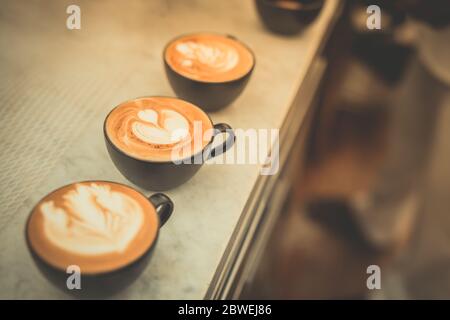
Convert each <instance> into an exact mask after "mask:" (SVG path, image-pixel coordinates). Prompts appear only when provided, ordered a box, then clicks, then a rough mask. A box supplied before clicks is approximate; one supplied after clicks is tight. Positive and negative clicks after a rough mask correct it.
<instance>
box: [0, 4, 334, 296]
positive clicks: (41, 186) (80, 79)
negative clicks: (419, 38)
mask: <svg viewBox="0 0 450 320" xmlns="http://www.w3.org/2000/svg"><path fill="white" fill-rule="evenodd" d="M77 3H78V5H79V6H80V8H81V14H82V24H81V30H67V28H66V24H65V23H66V18H67V14H66V8H67V6H68V5H70V4H71V2H70V1H65V0H64V1H48V2H46V4H45V5H43V4H39V3H38V2H29V1H24V0H20V1H17V0H14V1H12V0H9V1H4V2H2V10H1V12H0V46H1V48H2V50H1V51H0V69H1V70H2V73H1V75H0V79H1V81H0V108H1V115H2V116H1V117H0V146H1V153H0V178H1V179H0V203H1V204H2V205H1V208H0V275H1V276H0V288H1V290H0V298H13V299H14V298H25V299H27V298H41V299H65V298H69V297H70V296H68V295H66V294H65V293H64V292H62V291H60V290H59V289H57V288H55V287H53V286H52V285H51V284H50V283H49V282H48V281H47V280H46V279H45V278H44V277H43V276H41V274H40V273H39V271H38V270H37V268H36V266H35V265H34V263H33V261H32V259H31V257H30V255H29V253H28V250H27V248H26V243H25V238H24V227H25V222H26V219H27V217H28V214H29V212H30V210H31V208H32V207H33V206H34V204H35V203H36V202H37V201H39V199H41V198H42V197H43V196H44V195H46V194H47V193H48V192H50V191H51V190H53V189H55V188H58V187H60V186H62V185H65V184H67V183H70V182H74V181H80V180H89V179H99V180H112V181H118V182H122V183H125V184H129V185H131V183H129V182H128V181H127V180H126V179H125V178H124V177H123V176H122V175H121V174H120V173H119V172H118V171H117V169H116V168H115V167H114V165H113V163H112V162H111V160H110V159H109V156H108V154H107V151H106V147H105V144H104V141H103V133H102V125H103V119H104V117H105V116H106V114H107V113H108V112H109V111H110V110H111V109H112V108H113V107H114V106H115V105H117V104H118V103H120V102H122V101H124V100H128V99H130V98H134V97H139V96H147V95H169V96H170V95H173V92H172V90H171V88H170V86H169V84H168V81H167V79H166V76H165V73H164V68H163V64H162V49H163V47H164V45H165V44H166V43H167V42H168V41H169V40H170V39H172V38H173V37H175V36H177V35H179V34H181V33H187V32H195V31H204V30H207V31H215V32H221V33H227V34H232V35H234V36H236V37H237V38H239V39H240V40H242V41H243V42H245V43H246V44H247V45H248V46H250V47H251V48H252V49H253V51H254V52H255V54H256V61H257V63H256V68H255V70H254V73H253V75H252V78H251V79H250V82H249V84H248V86H247V88H246V89H245V91H244V92H243V94H242V95H241V96H240V97H239V98H238V100H236V101H235V103H233V104H232V105H231V106H229V107H228V108H226V109H224V110H222V111H219V112H216V113H213V114H211V117H212V119H213V121H214V122H216V123H217V122H226V123H228V124H230V125H231V126H232V127H233V128H242V129H248V128H280V127H281V126H282V124H283V122H284V120H285V116H286V115H287V113H288V111H289V108H290V106H291V103H292V99H293V98H294V95H295V93H296V92H297V90H298V87H299V85H301V83H302V81H303V79H304V78H305V74H306V72H307V70H308V67H309V65H310V64H311V62H312V59H313V58H314V57H315V54H316V53H317V50H318V47H319V46H320V44H321V42H322V41H321V40H322V38H323V37H324V35H325V34H326V32H327V29H328V26H329V24H330V21H331V20H332V17H333V15H334V11H335V9H336V6H337V0H328V1H327V3H326V6H325V8H324V10H322V13H321V15H320V17H319V19H318V20H316V22H315V23H314V24H313V25H312V26H311V27H309V28H308V29H306V30H305V32H304V33H302V34H301V35H299V36H296V37H280V36H276V35H274V34H271V33H269V32H267V31H266V30H265V29H264V28H263V27H262V25H261V23H260V21H259V19H258V17H257V13H256V10H255V8H254V4H253V1H242V0H228V1H210V0H193V1H181V0H178V1H176V0H171V1H168V0H166V1H163V0H154V1H141V0H135V1H127V2H124V1H119V0H112V1H77ZM298 121H302V119H298ZM259 169H260V168H259V166H258V165H210V166H204V167H203V168H202V169H201V170H200V171H199V173H198V174H197V175H196V176H195V177H194V178H193V179H192V180H190V181H189V182H188V183H186V184H185V185H182V186H180V187H178V188H176V189H173V190H170V191H167V192H165V193H166V194H168V195H169V196H170V197H171V198H172V200H173V201H174V203H175V206H176V207H175V208H176V209H175V212H174V214H173V216H172V217H171V219H170V220H169V222H168V223H167V224H166V225H165V226H164V227H163V228H162V230H161V232H160V238H159V242H158V244H157V247H156V250H155V253H154V256H153V258H152V261H151V262H150V264H149V266H148V267H147V269H146V270H145V271H144V273H143V274H142V275H141V276H140V278H139V279H138V280H137V281H136V282H135V283H133V284H132V285H131V286H130V287H129V288H127V289H126V290H124V291H122V292H120V293H119V294H118V295H116V296H115V298H130V299H201V298H203V297H204V296H205V294H206V292H207V290H208V288H209V287H210V283H211V281H212V279H213V277H214V275H215V273H216V272H217V270H218V265H219V263H220V261H221V259H222V257H223V255H224V252H225V251H226V248H227V246H228V245H229V242H230V238H231V236H232V233H233V231H234V230H235V228H236V226H237V222H238V220H239V218H240V217H241V215H242V213H243V210H244V208H245V206H246V203H247V200H248V199H249V196H250V194H251V192H252V189H253V187H254V185H255V183H256V181H257V179H258V176H259ZM141 191H143V192H144V193H145V194H148V195H149V194H151V193H152V192H151V191H144V190H141Z"/></svg>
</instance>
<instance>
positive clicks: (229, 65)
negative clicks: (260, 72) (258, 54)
mask: <svg viewBox="0 0 450 320" xmlns="http://www.w3.org/2000/svg"><path fill="white" fill-rule="evenodd" d="M164 57H165V61H166V62H167V64H168V65H169V66H170V67H171V68H172V69H173V70H174V71H175V72H177V73H179V74H181V75H183V76H185V77H188V78H190V79H195V80H200V81H206V82H222V81H231V80H235V79H238V78H240V77H243V76H244V75H246V74H247V73H248V72H249V71H250V70H251V68H252V67H253V64H254V59H253V55H252V53H251V52H250V51H249V49H248V48H246V47H245V46H244V45H243V44H241V43H240V42H238V41H237V40H235V39H233V38H231V37H228V36H222V35H218V34H206V33H200V34H191V35H186V36H182V37H179V38H177V39H175V40H174V41H172V42H171V43H170V44H169V45H168V46H167V48H166V50H165V53H164Z"/></svg>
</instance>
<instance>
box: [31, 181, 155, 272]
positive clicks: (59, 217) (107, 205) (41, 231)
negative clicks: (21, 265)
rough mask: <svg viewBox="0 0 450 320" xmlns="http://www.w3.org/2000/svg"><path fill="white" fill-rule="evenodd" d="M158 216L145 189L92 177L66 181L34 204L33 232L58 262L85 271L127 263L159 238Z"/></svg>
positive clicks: (39, 248) (35, 244)
mask: <svg viewBox="0 0 450 320" xmlns="http://www.w3.org/2000/svg"><path fill="white" fill-rule="evenodd" d="M157 230H158V218H157V215H156V212H155V209H154V207H153V205H152V204H151V203H150V202H149V201H148V200H147V199H146V198H145V197H144V196H143V195H142V194H140V193H139V192H137V191H135V190H133V189H131V188H129V187H126V186H124V185H121V184H117V183H112V182H104V181H90V182H80V183H74V184H71V185H68V186H65V187H62V188H60V189H58V190H56V191H54V192H52V193H51V194H49V195H47V196H46V197H45V198H43V199H42V200H41V201H40V202H39V203H38V204H37V205H36V207H35V208H34V209H33V211H32V213H31V216H30V219H29V221H28V224H27V237H28V241H29V245H30V246H31V248H32V249H33V251H34V252H35V253H36V254H37V255H38V256H39V257H41V258H42V259H43V260H44V261H45V262H47V263H48V264H50V265H52V266H53V267H55V268H57V269H60V270H64V271H65V270H66V269H67V267H68V266H69V265H77V266H79V267H80V270H81V273H82V274H83V273H84V274H97V273H102V272H108V271H113V270H116V269H119V268H121V267H124V266H126V265H128V264H130V263H131V262H133V261H135V260H137V259H138V258H140V257H141V256H142V255H143V254H144V253H146V251H147V250H148V249H149V248H150V246H151V245H152V244H153V242H154V241H155V239H156V235H157Z"/></svg>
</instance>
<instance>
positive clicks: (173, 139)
mask: <svg viewBox="0 0 450 320" xmlns="http://www.w3.org/2000/svg"><path fill="white" fill-rule="evenodd" d="M137 116H138V119H139V120H141V121H135V122H134V123H133V125H132V132H133V134H134V135H135V136H136V137H137V138H138V139H140V140H141V141H143V142H146V143H149V144H155V145H171V144H175V143H179V142H180V141H182V140H183V139H185V138H186V137H187V136H188V134H189V122H188V121H187V119H186V118H184V117H183V116H182V115H181V114H179V113H178V112H176V111H172V110H166V109H163V110H161V111H160V112H157V111H155V110H153V109H144V110H141V111H139V112H138V114H137Z"/></svg>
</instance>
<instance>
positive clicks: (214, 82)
mask: <svg viewBox="0 0 450 320" xmlns="http://www.w3.org/2000/svg"><path fill="white" fill-rule="evenodd" d="M196 34H211V35H218V36H222V37H226V38H230V39H232V40H234V41H236V42H238V43H239V44H241V45H242V46H243V47H244V48H246V49H247V50H248V52H250V54H251V55H252V58H253V63H252V66H251V68H250V69H249V70H248V71H247V72H246V73H245V74H244V75H242V76H240V77H239V78H236V79H231V80H226V81H204V80H199V79H192V78H189V77H186V76H184V75H182V74H181V73H179V72H177V71H176V70H175V69H174V68H172V66H171V65H170V64H169V63H168V62H167V60H166V51H167V48H168V47H169V45H170V44H172V43H173V42H175V41H176V40H178V39H181V38H183V37H188V36H193V35H196ZM162 56H163V61H164V64H165V65H166V66H167V67H169V68H170V70H171V71H173V72H174V73H175V74H177V75H179V76H180V77H182V78H184V79H187V80H190V81H193V82H196V83H201V84H209V85H214V84H227V83H232V82H236V81H239V80H242V79H244V78H245V77H247V76H248V75H249V74H250V73H252V71H253V69H254V68H255V65H256V56H255V53H254V52H253V50H252V49H251V48H250V47H249V46H248V45H247V44H245V43H244V42H242V41H241V40H239V39H238V38H237V37H235V36H234V35H231V34H227V33H220V32H215V31H198V32H188V33H182V34H180V35H178V36H176V37H173V38H172V39H171V40H169V41H168V42H167V43H166V45H165V46H164V49H163V52H162Z"/></svg>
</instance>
